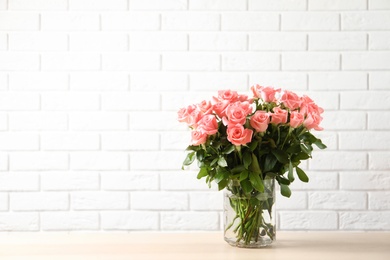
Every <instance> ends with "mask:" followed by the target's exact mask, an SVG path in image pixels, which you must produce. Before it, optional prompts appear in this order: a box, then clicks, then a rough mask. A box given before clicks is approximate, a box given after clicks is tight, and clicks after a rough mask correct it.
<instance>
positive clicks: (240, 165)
mask: <svg viewBox="0 0 390 260" xmlns="http://www.w3.org/2000/svg"><path fill="white" fill-rule="evenodd" d="M243 170H245V168H244V165H242V164H239V165H237V166H236V167H234V168H233V169H231V170H230V172H231V173H232V174H233V175H234V174H237V173H241V172H242V171H243Z"/></svg>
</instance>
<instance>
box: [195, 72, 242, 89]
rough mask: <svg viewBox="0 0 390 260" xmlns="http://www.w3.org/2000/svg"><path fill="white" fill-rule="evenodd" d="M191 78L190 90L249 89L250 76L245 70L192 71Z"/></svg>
mask: <svg viewBox="0 0 390 260" xmlns="http://www.w3.org/2000/svg"><path fill="white" fill-rule="evenodd" d="M189 78H190V90H195V91H198V90H208V91H210V90H214V91H218V90H220V89H234V90H236V91H240V90H241V91H245V90H247V78H248V77H247V75H246V73H245V72H207V73H206V72H199V73H191V74H190V76H189Z"/></svg>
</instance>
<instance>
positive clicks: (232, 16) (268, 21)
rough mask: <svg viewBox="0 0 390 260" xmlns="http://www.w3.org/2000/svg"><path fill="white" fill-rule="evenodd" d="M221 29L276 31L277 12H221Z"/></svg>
mask: <svg viewBox="0 0 390 260" xmlns="http://www.w3.org/2000/svg"><path fill="white" fill-rule="evenodd" d="M221 19H222V22H221V29H222V30H223V31H277V30H279V14H277V13H262V14H261V15H259V14H258V13H257V12H241V13H239V12H232V13H223V14H222V16H221Z"/></svg>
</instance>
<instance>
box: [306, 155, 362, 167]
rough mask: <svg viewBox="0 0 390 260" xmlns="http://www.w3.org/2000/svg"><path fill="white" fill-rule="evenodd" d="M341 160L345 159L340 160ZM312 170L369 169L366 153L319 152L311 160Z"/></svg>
mask: <svg viewBox="0 0 390 260" xmlns="http://www.w3.org/2000/svg"><path fill="white" fill-rule="evenodd" d="M339 158H343V160H340V159H339ZM309 168H310V169H311V170H364V169H367V154H366V153H365V152H344V151H342V152H341V151H337V152H317V154H316V156H315V158H314V159H313V160H310V162H309Z"/></svg>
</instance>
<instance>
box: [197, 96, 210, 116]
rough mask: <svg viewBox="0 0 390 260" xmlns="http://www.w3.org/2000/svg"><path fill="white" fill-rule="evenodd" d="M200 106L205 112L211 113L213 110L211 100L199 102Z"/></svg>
mask: <svg viewBox="0 0 390 260" xmlns="http://www.w3.org/2000/svg"><path fill="white" fill-rule="evenodd" d="M198 108H199V110H200V111H202V113H203V114H205V115H207V114H211V113H212V112H213V105H212V104H211V102H210V101H206V100H203V101H202V102H200V103H199V104H198Z"/></svg>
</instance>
